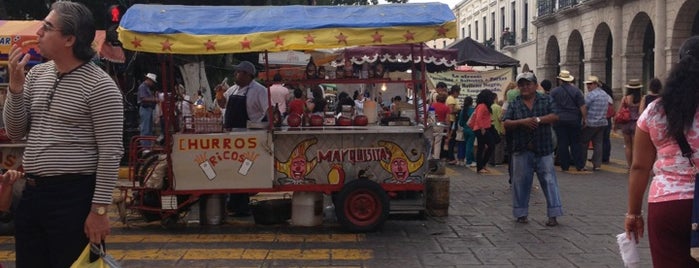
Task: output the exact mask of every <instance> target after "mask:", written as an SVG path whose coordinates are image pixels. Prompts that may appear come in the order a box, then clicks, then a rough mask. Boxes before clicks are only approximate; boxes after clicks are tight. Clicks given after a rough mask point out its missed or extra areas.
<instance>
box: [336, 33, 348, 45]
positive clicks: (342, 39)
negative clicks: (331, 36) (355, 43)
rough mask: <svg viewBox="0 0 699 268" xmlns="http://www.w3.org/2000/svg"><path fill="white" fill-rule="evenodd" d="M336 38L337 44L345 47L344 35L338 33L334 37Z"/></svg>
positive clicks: (345, 37) (345, 39)
mask: <svg viewBox="0 0 699 268" xmlns="http://www.w3.org/2000/svg"><path fill="white" fill-rule="evenodd" d="M335 38H337V43H338V44H339V43H345V45H347V36H346V35H344V34H343V33H340V35H337V36H335Z"/></svg>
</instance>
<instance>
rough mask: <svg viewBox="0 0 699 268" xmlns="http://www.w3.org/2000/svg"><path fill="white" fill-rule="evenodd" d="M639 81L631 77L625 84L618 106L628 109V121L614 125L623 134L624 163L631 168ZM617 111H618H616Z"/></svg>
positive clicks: (639, 96)
mask: <svg viewBox="0 0 699 268" xmlns="http://www.w3.org/2000/svg"><path fill="white" fill-rule="evenodd" d="M641 88H643V85H641V81H640V80H638V79H631V80H629V82H628V83H627V84H626V96H624V98H623V99H621V105H620V106H619V111H621V109H624V108H626V109H628V110H629V115H630V117H629V119H630V120H629V121H628V122H626V123H622V124H616V125H615V126H614V127H615V128H616V129H617V130H619V131H621V134H622V135H623V136H624V155H625V156H626V164H627V165H628V167H629V168H631V163H633V138H634V135H635V134H634V133H635V132H636V120H637V119H638V116H639V108H640V106H641V104H640V103H641ZM617 113H618V111H617Z"/></svg>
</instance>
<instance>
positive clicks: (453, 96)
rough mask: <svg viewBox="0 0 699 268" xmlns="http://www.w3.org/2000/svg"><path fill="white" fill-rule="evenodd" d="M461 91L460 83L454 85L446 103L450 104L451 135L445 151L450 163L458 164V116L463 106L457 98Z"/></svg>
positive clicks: (448, 122) (449, 134)
mask: <svg viewBox="0 0 699 268" xmlns="http://www.w3.org/2000/svg"><path fill="white" fill-rule="evenodd" d="M460 93H461V87H460V86H458V85H453V86H451V88H450V89H449V96H447V100H446V102H445V103H446V104H447V106H449V114H448V115H447V124H449V132H448V134H447V137H449V143H448V145H447V146H448V147H447V150H446V151H445V153H446V155H447V161H449V162H447V163H448V164H450V165H456V162H457V161H456V157H455V155H454V154H455V153H456V150H455V147H456V129H457V125H456V116H457V115H458V114H459V112H460V111H461V107H459V103H458V101H457V99H458V98H459V94H460Z"/></svg>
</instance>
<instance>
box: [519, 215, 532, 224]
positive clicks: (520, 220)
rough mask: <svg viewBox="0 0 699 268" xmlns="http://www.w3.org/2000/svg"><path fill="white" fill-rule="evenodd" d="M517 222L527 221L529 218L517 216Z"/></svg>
mask: <svg viewBox="0 0 699 268" xmlns="http://www.w3.org/2000/svg"><path fill="white" fill-rule="evenodd" d="M517 223H529V220H528V219H527V216H522V217H519V218H517Z"/></svg>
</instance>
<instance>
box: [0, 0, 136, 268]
mask: <svg viewBox="0 0 699 268" xmlns="http://www.w3.org/2000/svg"><path fill="white" fill-rule="evenodd" d="M42 23H43V26H42V27H41V28H39V30H38V31H37V35H38V36H39V38H38V41H39V44H38V46H39V49H41V54H42V56H44V57H46V58H47V59H50V61H48V62H45V63H42V64H38V65H36V66H34V67H33V68H32V69H31V70H30V71H29V73H27V75H26V76H25V75H24V68H25V66H26V65H27V63H28V62H29V55H28V54H22V52H21V51H22V49H21V48H20V47H19V46H17V45H14V46H12V48H11V49H10V53H9V58H8V69H9V71H10V73H9V77H10V83H9V94H8V96H7V100H6V102H5V110H4V113H3V117H4V119H5V123H6V130H7V134H8V136H9V137H10V138H11V139H12V140H15V141H16V140H21V139H23V138H25V137H26V144H27V147H26V148H25V151H24V159H23V165H24V170H25V172H26V177H27V178H26V188H25V189H24V192H23V195H22V198H21V200H20V201H19V206H18V208H17V215H16V219H15V226H16V232H15V250H16V265H17V267H20V268H21V267H69V266H70V265H71V264H72V263H73V262H74V261H75V260H76V259H77V258H78V256H80V253H81V252H82V251H83V249H84V248H85V247H86V246H87V245H88V243H90V242H91V243H95V244H98V243H101V242H103V241H104V240H105V238H106V237H107V235H109V232H110V226H109V217H108V215H107V207H108V206H109V204H111V202H112V192H113V190H114V186H115V184H116V179H117V173H118V168H119V161H120V159H121V156H122V154H123V145H122V134H123V125H124V109H123V103H122V95H121V92H120V90H119V88H118V87H117V86H116V84H115V83H114V81H113V80H112V79H111V78H110V77H109V75H107V73H105V72H104V71H103V70H102V69H100V68H99V67H98V66H97V65H96V64H94V63H92V62H91V61H90V60H91V59H92V57H93V56H94V55H95V51H94V50H93V49H92V40H93V39H94V35H95V24H94V21H93V16H92V12H90V10H89V9H88V8H87V7H85V6H84V5H82V4H80V3H74V2H67V1H60V2H55V3H53V5H52V6H51V11H50V12H49V14H48V16H46V18H44V20H43V22H42Z"/></svg>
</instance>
